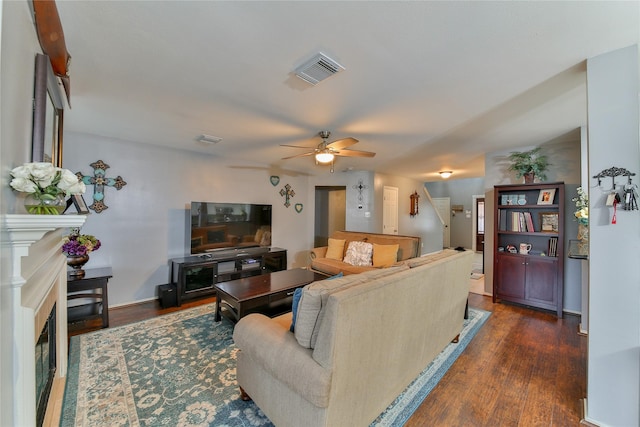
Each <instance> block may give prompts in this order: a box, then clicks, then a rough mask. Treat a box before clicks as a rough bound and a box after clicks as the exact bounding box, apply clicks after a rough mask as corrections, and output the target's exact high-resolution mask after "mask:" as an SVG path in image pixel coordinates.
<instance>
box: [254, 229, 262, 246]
mask: <svg viewBox="0 0 640 427" xmlns="http://www.w3.org/2000/svg"><path fill="white" fill-rule="evenodd" d="M263 234H264V230H263V229H262V228H258V230H257V231H256V236H255V237H254V238H253V241H254V242H256V243H260V241H261V240H262V235H263Z"/></svg>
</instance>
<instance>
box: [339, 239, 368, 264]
mask: <svg viewBox="0 0 640 427" xmlns="http://www.w3.org/2000/svg"><path fill="white" fill-rule="evenodd" d="M372 254H373V245H372V244H371V243H367V242H356V241H354V242H349V246H348V247H347V253H346V255H345V256H344V262H346V263H347V264H351V265H372Z"/></svg>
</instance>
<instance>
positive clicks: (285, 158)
mask: <svg viewBox="0 0 640 427" xmlns="http://www.w3.org/2000/svg"><path fill="white" fill-rule="evenodd" d="M314 154H315V151H310V152H308V153H303V154H296V155H295V156H289V157H283V158H282V160H287V159H295V158H296V157H305V156H312V155H314Z"/></svg>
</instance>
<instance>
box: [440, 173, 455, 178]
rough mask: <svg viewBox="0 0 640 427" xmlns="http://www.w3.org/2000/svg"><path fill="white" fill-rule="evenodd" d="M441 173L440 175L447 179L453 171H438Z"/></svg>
mask: <svg viewBox="0 0 640 427" xmlns="http://www.w3.org/2000/svg"><path fill="white" fill-rule="evenodd" d="M438 173H439V174H440V176H441V177H442V179H447V178H449V177H450V176H451V175H453V171H440V172H438Z"/></svg>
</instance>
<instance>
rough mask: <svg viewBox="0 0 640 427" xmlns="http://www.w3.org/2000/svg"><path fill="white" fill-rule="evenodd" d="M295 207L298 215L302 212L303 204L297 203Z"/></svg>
mask: <svg viewBox="0 0 640 427" xmlns="http://www.w3.org/2000/svg"><path fill="white" fill-rule="evenodd" d="M293 207H294V209H295V210H296V212H298V213H300V212H302V203H296V204H295V205H294V206H293Z"/></svg>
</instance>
